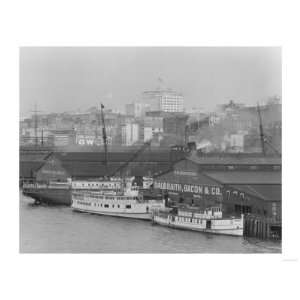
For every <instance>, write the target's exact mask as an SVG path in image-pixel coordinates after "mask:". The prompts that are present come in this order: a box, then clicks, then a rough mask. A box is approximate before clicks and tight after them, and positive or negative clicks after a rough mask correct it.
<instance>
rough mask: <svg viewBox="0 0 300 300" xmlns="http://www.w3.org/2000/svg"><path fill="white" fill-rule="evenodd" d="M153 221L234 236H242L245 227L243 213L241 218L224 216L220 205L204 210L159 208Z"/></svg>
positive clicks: (155, 211)
mask: <svg viewBox="0 0 300 300" xmlns="http://www.w3.org/2000/svg"><path fill="white" fill-rule="evenodd" d="M152 221H153V223H154V224H159V225H162V226H168V227H172V228H179V229H187V230H193V231H201V232H207V233H214V234H223V235H232V236H242V235H243V228H244V220H243V215H241V217H240V218H236V217H228V218H223V216H222V211H221V208H220V207H211V208H208V209H205V210H204V211H199V210H198V209H196V208H169V209H168V208H166V209H163V210H161V209H157V210H154V211H153V214H152Z"/></svg>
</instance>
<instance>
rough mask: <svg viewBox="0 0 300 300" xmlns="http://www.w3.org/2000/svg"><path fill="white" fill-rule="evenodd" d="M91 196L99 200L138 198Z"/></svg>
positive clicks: (136, 198) (135, 198)
mask: <svg viewBox="0 0 300 300" xmlns="http://www.w3.org/2000/svg"><path fill="white" fill-rule="evenodd" d="M92 197H93V198H96V199H100V200H138V199H139V198H138V197H114V196H103V195H92Z"/></svg>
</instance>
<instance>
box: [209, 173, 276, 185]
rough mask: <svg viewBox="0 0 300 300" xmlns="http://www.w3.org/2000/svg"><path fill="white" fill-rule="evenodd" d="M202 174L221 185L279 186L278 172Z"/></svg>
mask: <svg viewBox="0 0 300 300" xmlns="http://www.w3.org/2000/svg"><path fill="white" fill-rule="evenodd" d="M204 174H205V175H206V176H208V177H209V178H211V179H213V180H216V181H218V182H219V183H221V184H281V172H280V171H270V172H268V171H215V172H210V171H208V172H205V173H204Z"/></svg>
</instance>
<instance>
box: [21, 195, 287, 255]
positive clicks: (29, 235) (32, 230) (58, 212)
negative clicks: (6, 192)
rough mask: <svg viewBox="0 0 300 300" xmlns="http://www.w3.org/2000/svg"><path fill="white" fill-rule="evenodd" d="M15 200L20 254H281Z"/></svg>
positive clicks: (270, 245)
mask: <svg viewBox="0 0 300 300" xmlns="http://www.w3.org/2000/svg"><path fill="white" fill-rule="evenodd" d="M32 203H33V201H32V200H31V199H30V198H27V197H25V196H23V195H21V197H20V252H23V253H47V252H49V253H50V252H52V253H54V252H56V253H280V252H281V244H279V243H274V242H262V241H258V240H253V239H252V240H245V239H244V238H242V237H229V236H221V235H220V236H219V235H209V234H204V233H199V232H192V231H183V230H176V229H171V228H167V227H161V226H158V225H154V226H153V225H151V223H150V222H148V221H141V220H132V219H124V218H116V217H109V216H99V215H91V214H86V213H79V212H74V211H72V209H71V208H70V207H57V206H44V205H41V206H34V205H32Z"/></svg>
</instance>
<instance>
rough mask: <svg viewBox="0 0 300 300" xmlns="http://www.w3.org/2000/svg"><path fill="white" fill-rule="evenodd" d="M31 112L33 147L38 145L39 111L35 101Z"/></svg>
mask: <svg viewBox="0 0 300 300" xmlns="http://www.w3.org/2000/svg"><path fill="white" fill-rule="evenodd" d="M32 112H33V113H34V115H33V116H34V117H33V120H34V144H35V147H37V146H38V140H39V139H38V112H40V111H39V110H37V105H36V103H35V104H34V110H32Z"/></svg>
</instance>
